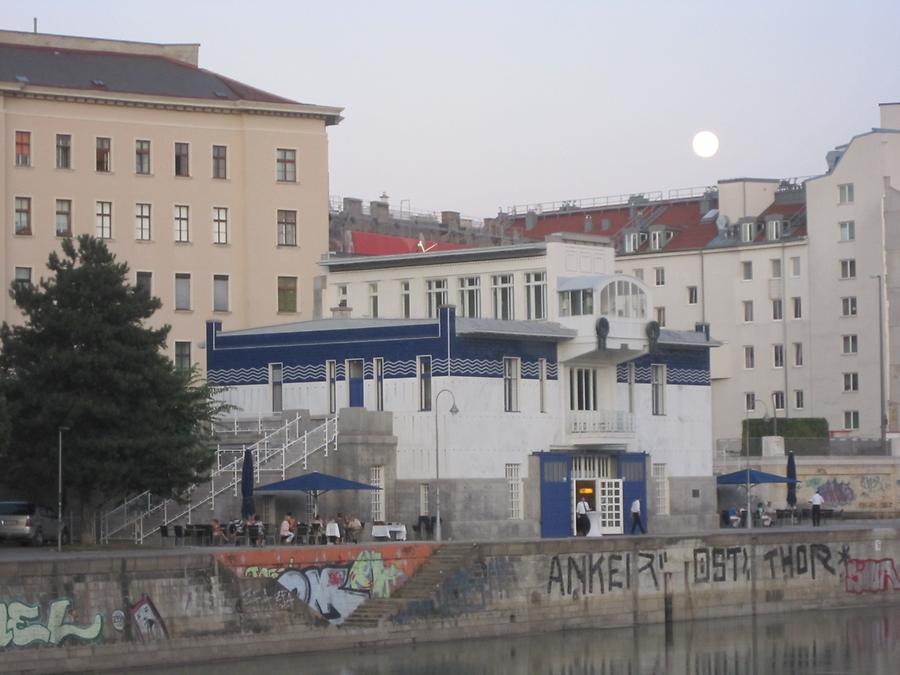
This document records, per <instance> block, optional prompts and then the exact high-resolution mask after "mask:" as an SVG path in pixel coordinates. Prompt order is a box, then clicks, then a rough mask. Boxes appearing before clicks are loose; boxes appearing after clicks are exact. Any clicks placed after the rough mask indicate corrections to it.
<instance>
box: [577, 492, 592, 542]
mask: <svg viewBox="0 0 900 675" xmlns="http://www.w3.org/2000/svg"><path fill="white" fill-rule="evenodd" d="M588 511H590V506H589V505H588V502H587V499H586V498H585V497H584V495H582V497H581V499H579V500H578V503H577V504H576V505H575V533H576V534H577V535H578V536H579V537H584V536H587V533H588V530H590V528H591V521H590V520H588V517H587V513H588Z"/></svg>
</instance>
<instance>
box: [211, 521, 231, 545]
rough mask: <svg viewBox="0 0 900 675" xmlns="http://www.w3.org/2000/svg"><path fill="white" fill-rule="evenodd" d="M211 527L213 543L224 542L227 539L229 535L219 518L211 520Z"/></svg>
mask: <svg viewBox="0 0 900 675" xmlns="http://www.w3.org/2000/svg"><path fill="white" fill-rule="evenodd" d="M210 527H211V528H212V543H213V544H215V545H218V544H224V543H225V542H226V541H227V537H226V536H225V530H224V529H223V528H222V523H221V522H219V519H218V518H213V519H212V521H211V522H210Z"/></svg>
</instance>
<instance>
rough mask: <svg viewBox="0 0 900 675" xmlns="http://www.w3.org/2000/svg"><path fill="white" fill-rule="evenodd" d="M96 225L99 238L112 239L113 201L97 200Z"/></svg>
mask: <svg viewBox="0 0 900 675" xmlns="http://www.w3.org/2000/svg"><path fill="white" fill-rule="evenodd" d="M94 225H95V228H96V236H97V238H98V239H112V202H97V219H96V221H95V223H94Z"/></svg>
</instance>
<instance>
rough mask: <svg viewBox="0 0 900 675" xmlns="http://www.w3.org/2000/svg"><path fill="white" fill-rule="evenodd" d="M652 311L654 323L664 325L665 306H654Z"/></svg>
mask: <svg viewBox="0 0 900 675" xmlns="http://www.w3.org/2000/svg"><path fill="white" fill-rule="evenodd" d="M653 311H654V313H655V314H656V323H658V324H659V325H660V326H665V325H666V308H665V307H654V308H653Z"/></svg>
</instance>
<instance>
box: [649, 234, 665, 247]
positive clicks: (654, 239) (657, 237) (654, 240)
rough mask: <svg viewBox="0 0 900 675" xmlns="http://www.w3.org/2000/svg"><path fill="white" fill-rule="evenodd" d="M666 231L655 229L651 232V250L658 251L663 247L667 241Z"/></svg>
mask: <svg viewBox="0 0 900 675" xmlns="http://www.w3.org/2000/svg"><path fill="white" fill-rule="evenodd" d="M665 234H666V233H665V232H662V231H660V230H654V231H653V232H651V233H650V250H651V251H658V250H659V249H661V248H662V247H663V244H664V243H665Z"/></svg>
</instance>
